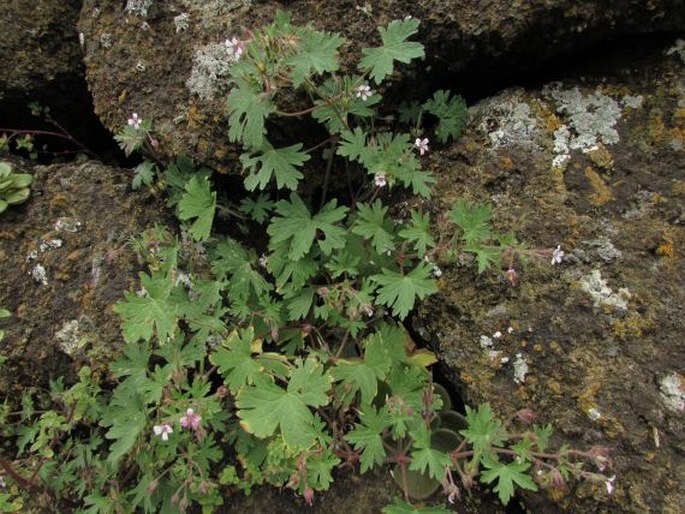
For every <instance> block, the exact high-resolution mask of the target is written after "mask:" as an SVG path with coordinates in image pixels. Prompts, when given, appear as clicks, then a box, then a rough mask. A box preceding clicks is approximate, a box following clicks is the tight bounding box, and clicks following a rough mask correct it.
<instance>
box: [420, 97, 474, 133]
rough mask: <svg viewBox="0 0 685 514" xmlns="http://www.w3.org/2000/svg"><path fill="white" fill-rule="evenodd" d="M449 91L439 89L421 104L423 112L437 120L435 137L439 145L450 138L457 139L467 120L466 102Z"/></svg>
mask: <svg viewBox="0 0 685 514" xmlns="http://www.w3.org/2000/svg"><path fill="white" fill-rule="evenodd" d="M451 94H452V93H451V92H450V91H445V90H444V89H440V90H438V91H436V92H435V93H434V94H433V98H431V99H430V100H427V101H426V103H424V104H423V110H424V111H426V112H428V113H430V114H432V115H433V116H435V117H436V118H438V126H437V128H436V129H435V135H436V136H437V138H438V140H439V141H440V142H441V143H446V142H447V141H448V140H449V139H450V138H452V139H458V138H459V137H460V136H461V134H462V132H463V131H464V129H465V128H466V122H467V120H468V113H467V111H466V102H465V101H464V99H463V98H462V97H461V96H459V95H455V96H453V97H451V98H450V96H451Z"/></svg>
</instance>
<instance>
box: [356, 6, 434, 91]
mask: <svg viewBox="0 0 685 514" xmlns="http://www.w3.org/2000/svg"><path fill="white" fill-rule="evenodd" d="M418 30H419V20H417V19H416V18H408V19H405V20H395V21H392V22H390V24H389V25H388V26H387V27H386V28H383V27H379V28H378V32H379V33H380V35H381V41H382V42H383V45H382V46H380V47H376V48H364V49H362V54H364V57H363V58H362V60H361V61H360V62H359V67H360V68H361V69H363V70H371V71H370V76H371V78H372V79H373V80H374V81H375V82H376V84H380V83H381V82H383V80H384V79H385V77H386V76H388V75H390V74H391V73H392V71H393V63H394V61H399V62H402V63H405V64H406V63H408V62H410V61H411V60H413V59H416V58H418V57H423V56H424V52H423V45H422V44H420V43H416V42H413V41H407V39H408V38H409V37H411V36H413V35H414V34H416V32H418Z"/></svg>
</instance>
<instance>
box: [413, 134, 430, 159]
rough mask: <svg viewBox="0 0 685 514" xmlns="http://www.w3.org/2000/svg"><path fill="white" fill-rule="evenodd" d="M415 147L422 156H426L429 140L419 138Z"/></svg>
mask: <svg viewBox="0 0 685 514" xmlns="http://www.w3.org/2000/svg"><path fill="white" fill-rule="evenodd" d="M414 146H415V147H416V148H418V149H419V154H420V155H423V154H425V153H426V152H427V151H428V138H427V137H426V138H423V139H421V138H420V137H417V138H416V141H414Z"/></svg>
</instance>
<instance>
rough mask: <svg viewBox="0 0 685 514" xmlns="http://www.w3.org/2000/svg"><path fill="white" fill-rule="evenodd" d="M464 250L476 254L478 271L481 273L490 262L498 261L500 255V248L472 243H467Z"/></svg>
mask: <svg viewBox="0 0 685 514" xmlns="http://www.w3.org/2000/svg"><path fill="white" fill-rule="evenodd" d="M464 250H466V251H467V252H471V253H473V254H475V255H476V262H477V263H478V273H483V272H484V271H485V270H486V269H488V268H489V267H490V265H491V264H495V263H497V262H499V261H500V259H501V257H502V248H497V247H492V246H481V245H479V244H475V243H474V244H470V245H468V246H467V247H466V248H464Z"/></svg>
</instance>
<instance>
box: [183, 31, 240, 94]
mask: <svg viewBox="0 0 685 514" xmlns="http://www.w3.org/2000/svg"><path fill="white" fill-rule="evenodd" d="M234 60H235V59H233V58H232V56H231V55H229V53H228V52H226V45H225V44H224V43H223V42H222V43H212V44H209V45H206V46H203V47H200V48H198V49H197V51H196V52H195V57H193V69H192V71H191V72H190V77H189V78H188V80H187V81H186V87H187V88H188V89H189V90H190V92H191V93H193V94H196V95H198V96H199V97H200V98H201V99H203V100H211V99H212V98H214V96H215V95H216V94H217V93H220V92H221V91H223V90H225V89H227V88H228V86H229V84H230V82H231V79H230V73H229V69H230V68H231V64H232V63H233V62H234Z"/></svg>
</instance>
